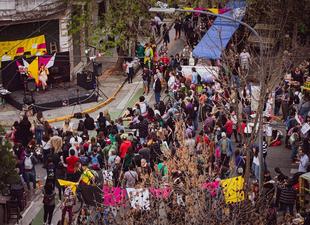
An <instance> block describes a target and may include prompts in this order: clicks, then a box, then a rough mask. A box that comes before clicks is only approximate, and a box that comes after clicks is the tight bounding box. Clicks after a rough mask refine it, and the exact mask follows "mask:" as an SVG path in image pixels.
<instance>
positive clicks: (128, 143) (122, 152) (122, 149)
mask: <svg viewBox="0 0 310 225" xmlns="http://www.w3.org/2000/svg"><path fill="white" fill-rule="evenodd" d="M122 140H123V142H122V143H121V145H120V147H119V157H120V158H121V159H122V160H124V158H125V156H126V154H127V152H128V149H129V147H131V146H132V144H131V141H129V140H127V135H126V134H123V135H122Z"/></svg>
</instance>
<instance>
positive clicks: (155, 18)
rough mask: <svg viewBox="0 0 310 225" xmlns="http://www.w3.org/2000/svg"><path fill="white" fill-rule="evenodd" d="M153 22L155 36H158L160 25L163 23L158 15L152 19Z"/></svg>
mask: <svg viewBox="0 0 310 225" xmlns="http://www.w3.org/2000/svg"><path fill="white" fill-rule="evenodd" d="M154 21H155V25H156V31H157V36H160V27H161V24H162V23H163V22H162V20H161V19H160V17H159V15H158V14H157V15H156V16H155V17H154Z"/></svg>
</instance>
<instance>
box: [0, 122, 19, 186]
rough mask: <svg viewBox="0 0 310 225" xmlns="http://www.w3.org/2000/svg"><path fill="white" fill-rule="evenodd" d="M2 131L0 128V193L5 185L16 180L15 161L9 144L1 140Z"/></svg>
mask: <svg viewBox="0 0 310 225" xmlns="http://www.w3.org/2000/svg"><path fill="white" fill-rule="evenodd" d="M3 134H4V129H3V128H2V127H1V126H0V135H1V137H0V192H2V191H3V190H4V189H5V187H6V185H7V184H11V183H14V182H15V181H16V179H17V176H18V174H17V172H16V171H15V165H16V161H15V158H14V155H13V152H12V151H11V149H12V146H11V144H10V143H9V142H8V141H7V140H4V139H3Z"/></svg>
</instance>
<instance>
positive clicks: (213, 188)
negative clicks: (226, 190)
mask: <svg viewBox="0 0 310 225" xmlns="http://www.w3.org/2000/svg"><path fill="white" fill-rule="evenodd" d="M219 187H220V181H214V182H206V183H203V184H202V189H204V190H208V191H209V193H210V195H211V196H212V197H215V196H216V193H217V190H218V188H219Z"/></svg>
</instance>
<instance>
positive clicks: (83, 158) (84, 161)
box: [80, 155, 88, 165]
mask: <svg viewBox="0 0 310 225" xmlns="http://www.w3.org/2000/svg"><path fill="white" fill-rule="evenodd" d="M80 161H81V163H82V165H87V164H88V157H87V156H84V155H83V156H80Z"/></svg>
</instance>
